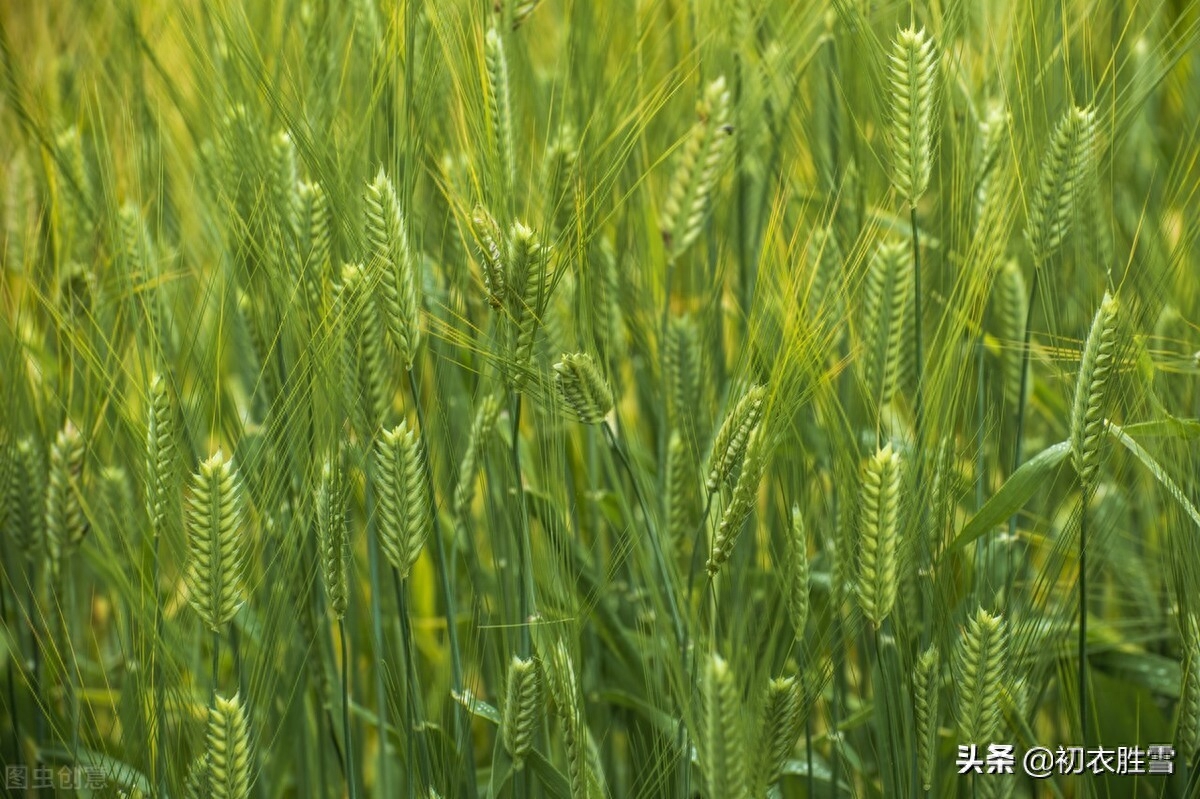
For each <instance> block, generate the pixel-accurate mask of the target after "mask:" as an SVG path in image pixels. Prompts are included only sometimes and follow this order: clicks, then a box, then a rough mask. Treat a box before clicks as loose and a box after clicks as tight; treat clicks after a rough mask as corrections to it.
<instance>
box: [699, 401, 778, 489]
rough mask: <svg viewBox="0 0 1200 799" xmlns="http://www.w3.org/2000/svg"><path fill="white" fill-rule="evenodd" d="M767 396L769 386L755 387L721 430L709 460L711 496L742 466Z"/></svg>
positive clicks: (718, 432) (728, 417)
mask: <svg viewBox="0 0 1200 799" xmlns="http://www.w3.org/2000/svg"><path fill="white" fill-rule="evenodd" d="M766 395H767V390H766V387H765V386H762V385H759V384H755V385H753V386H751V387H750V389H749V390H748V391H747V392H746V393H745V394H744V395H742V398H741V399H740V400H738V402H737V404H736V405H734V406H733V410H732V411H731V412H730V413H729V415H728V416H726V417H725V421H724V422H722V424H721V427H720V429H718V430H717V435H716V437H715V438H714V439H713V445H712V453H711V454H710V455H709V460H708V477H707V479H706V480H705V486H706V487H707V488H708V490H709V493H712V492H713V491H716V490H717V488H718V487H719V486H721V485H722V484H723V483H725V482H726V481H727V480H729V479H730V477H731V476H732V475H733V473H734V471H735V470H736V469H737V468H738V467H739V466H741V463H742V458H743V456H744V455H745V454H746V445H747V442H749V440H750V434H751V433H752V432H754V430H755V428H757V427H758V423H759V422H760V421H761V420H762V416H763V409H764V402H765V401H766Z"/></svg>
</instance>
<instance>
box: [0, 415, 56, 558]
mask: <svg viewBox="0 0 1200 799" xmlns="http://www.w3.org/2000/svg"><path fill="white" fill-rule="evenodd" d="M9 458H10V460H9V465H8V474H7V476H6V480H5V484H4V486H3V491H4V493H5V496H6V497H7V505H8V514H7V521H6V524H7V529H9V530H11V531H12V533H13V536H14V540H15V542H16V546H17V549H18V550H19V551H20V552H21V554H22V555H24V556H25V558H26V559H28V560H33V558H34V556H35V555H36V554H37V551H38V548H39V547H40V546H41V545H42V542H43V539H44V536H43V531H44V530H45V523H46V517H45V513H44V512H43V509H44V508H45V495H46V484H45V480H44V477H43V475H44V474H45V471H44V470H43V468H42V465H41V463H40V462H39V461H40V459H39V458H38V453H37V449H35V448H34V445H33V439H32V438H29V437H26V438H22V439H21V440H20V441H18V442H17V443H16V445H15V446H12V447H11V448H10V456H9Z"/></svg>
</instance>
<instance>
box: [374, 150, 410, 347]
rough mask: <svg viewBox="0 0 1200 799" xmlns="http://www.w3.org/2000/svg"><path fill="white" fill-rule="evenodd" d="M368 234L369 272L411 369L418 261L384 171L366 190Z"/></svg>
mask: <svg viewBox="0 0 1200 799" xmlns="http://www.w3.org/2000/svg"><path fill="white" fill-rule="evenodd" d="M366 232H367V244H368V246H369V248H370V259H369V261H368V269H370V271H371V276H372V283H374V284H377V285H378V286H379V287H380V289H381V293H382V300H383V301H382V303H381V307H382V310H383V318H384V322H385V323H386V326H387V332H388V336H389V337H390V338H391V341H392V343H393V344H394V345H395V347H396V349H397V350H398V351H399V352H400V357H401V359H402V360H403V362H404V366H405V368H406V369H411V368H412V364H413V358H415V357H416V352H417V346H418V344H419V343H420V339H421V306H420V300H419V298H418V294H417V292H418V286H417V283H418V282H419V281H418V279H417V276H416V274H415V271H416V259H415V256H414V255H413V252H412V249H411V247H410V245H409V242H408V232H407V229H406V227H405V224H404V218H403V216H402V215H401V213H400V200H399V198H398V197H397V196H396V188H395V186H393V185H392V181H391V180H390V179H389V178H388V176H387V175H386V174H384V171H383V170H382V169H380V170H379V174H377V175H376V176H375V180H374V181H372V182H371V183H370V185H368V187H367V193H366Z"/></svg>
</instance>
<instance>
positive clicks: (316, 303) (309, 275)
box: [296, 181, 333, 319]
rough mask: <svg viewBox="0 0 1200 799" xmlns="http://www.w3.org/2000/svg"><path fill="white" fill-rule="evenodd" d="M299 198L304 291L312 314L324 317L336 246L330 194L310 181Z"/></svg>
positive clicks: (301, 185)
mask: <svg viewBox="0 0 1200 799" xmlns="http://www.w3.org/2000/svg"><path fill="white" fill-rule="evenodd" d="M296 197H297V201H298V202H299V204H300V207H299V211H298V213H299V223H300V229H299V239H300V264H301V270H302V272H301V274H302V275H303V280H304V290H305V292H307V294H308V301H309V311H310V313H311V314H313V316H314V318H316V319H322V318H324V315H325V312H326V307H325V302H326V300H325V297H326V294H325V281H326V276H327V274H328V272H329V259H330V253H331V252H332V248H333V219H332V215H331V214H330V212H329V197H328V196H327V195H326V194H325V189H323V188H322V187H321V184H320V183H316V182H309V181H300V183H299V185H298V186H297V187H296Z"/></svg>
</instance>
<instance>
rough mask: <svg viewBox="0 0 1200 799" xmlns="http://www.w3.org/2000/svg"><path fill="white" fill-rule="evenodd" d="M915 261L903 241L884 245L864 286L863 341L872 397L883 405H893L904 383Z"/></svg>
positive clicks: (867, 378) (868, 272)
mask: <svg viewBox="0 0 1200 799" xmlns="http://www.w3.org/2000/svg"><path fill="white" fill-rule="evenodd" d="M913 278H914V274H913V262H912V256H911V253H910V252H909V249H908V247H907V246H906V245H905V244H904V243H902V242H891V243H881V244H880V245H879V246H878V247H876V249H875V252H874V253H873V254H872V256H871V261H870V264H869V265H868V267H867V276H866V281H865V286H864V297H863V317H864V318H865V319H866V328H865V330H864V332H863V338H864V341H865V344H866V346H867V347H868V348H869V349H868V351H867V358H866V365H865V372H866V380H867V385H868V387H869V389H870V391H871V395H872V396H873V397H874V398H876V399H877V401H878V403H879V406H880V407H883V406H885V405H887V404H889V403H890V402H891V401H892V399H893V398H894V397H895V395H896V388H897V386H898V385H899V382H900V376H901V366H902V361H903V358H902V355H903V352H904V349H905V348H904V346H903V345H904V342H905V341H907V340H908V339H907V337H906V336H905V332H906V331H907V330H908V327H907V321H908V317H909V316H911V315H912V293H913Z"/></svg>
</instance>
